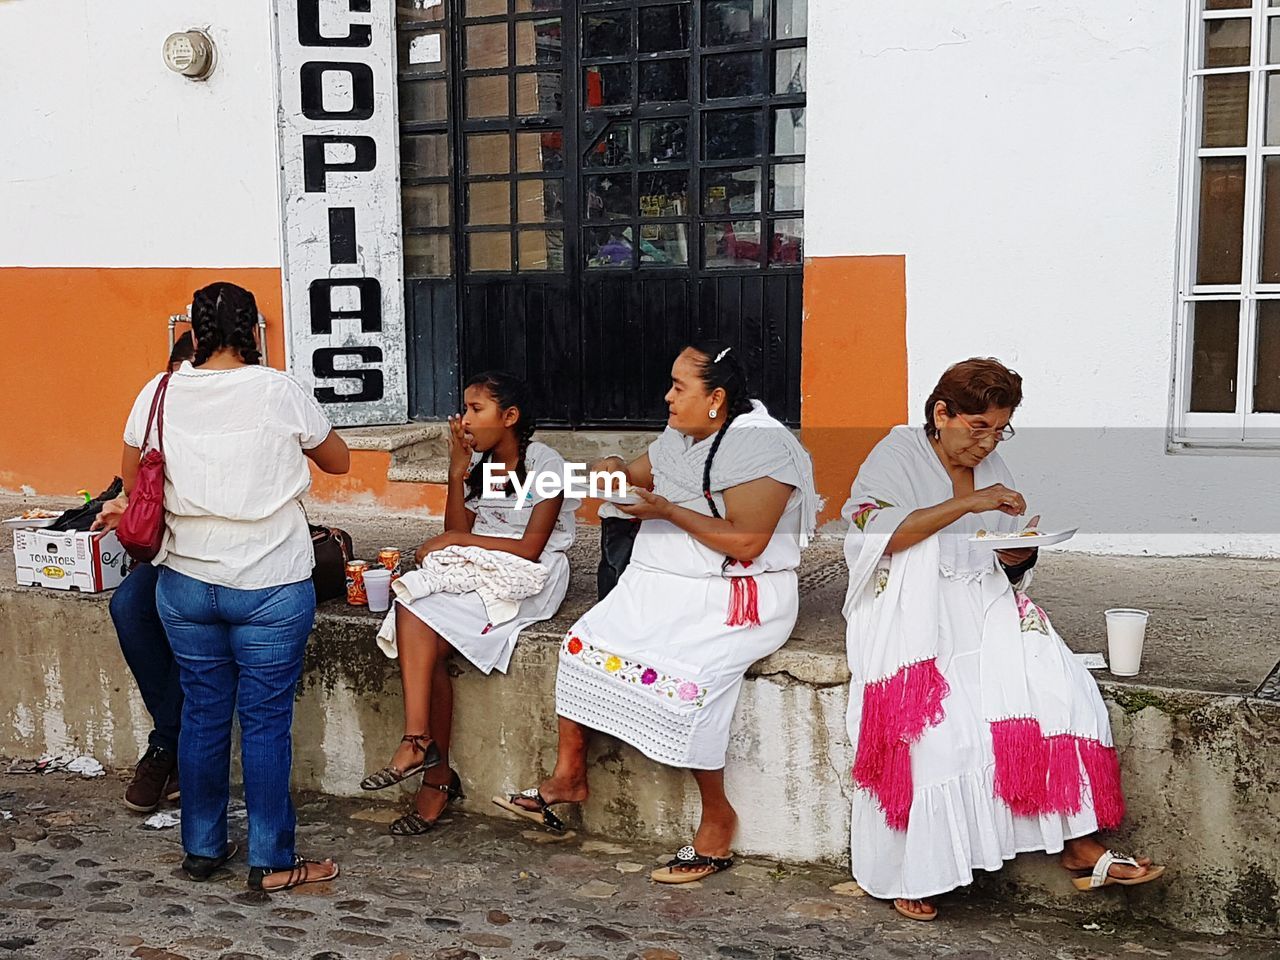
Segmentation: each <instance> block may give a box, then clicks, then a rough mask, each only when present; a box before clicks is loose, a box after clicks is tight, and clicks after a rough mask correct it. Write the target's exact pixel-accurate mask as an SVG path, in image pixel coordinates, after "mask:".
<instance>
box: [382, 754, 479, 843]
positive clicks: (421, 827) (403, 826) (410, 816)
mask: <svg viewBox="0 0 1280 960" xmlns="http://www.w3.org/2000/svg"><path fill="white" fill-rule="evenodd" d="M422 789H423V790H439V791H440V792H441V793H443V794H445V795H446V796H445V801H444V808H443V809H441V811H440V813H439V814H438V815H437V817H436V819H435V820H428V819H427V818H426V817H424V816H423V815H422V814H420V813H419V812H418V811H417V810H411V811H409V812H408V813H406V814H405V815H404V816H403V817H401V818H400V819H398V820H396V821H394V822H393V823H392V824H391V833H392V835H393V836H397V837H420V836H422V834H424V833H430V832H431V831H432V830H434V829H435V827H436V823H437V822H438V821H439V818H440V817H443V816H444V811H445V810H447V809H449V804H451V803H453V802H454V801H455V800H465V799H467V798H466V797H465V796H464V795H463V793H462V780H461V779H459V777H458V771H456V770H455V771H453V776H452V777H450V778H449V782H448V783H427V782H426V781H425V780H424V781H423V782H422Z"/></svg>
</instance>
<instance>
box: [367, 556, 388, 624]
mask: <svg viewBox="0 0 1280 960" xmlns="http://www.w3.org/2000/svg"><path fill="white" fill-rule="evenodd" d="M364 590H365V593H367V594H368V595H369V609H370V610H371V611H372V612H374V613H385V612H386V611H387V610H390V609H391V571H390V570H388V569H386V567H367V568H366V569H365V571H364Z"/></svg>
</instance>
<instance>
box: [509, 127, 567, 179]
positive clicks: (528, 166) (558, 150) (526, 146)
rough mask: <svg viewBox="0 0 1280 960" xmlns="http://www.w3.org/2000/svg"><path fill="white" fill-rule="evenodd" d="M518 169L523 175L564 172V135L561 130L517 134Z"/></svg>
mask: <svg viewBox="0 0 1280 960" xmlns="http://www.w3.org/2000/svg"><path fill="white" fill-rule="evenodd" d="M516 169H517V170H519V171H520V172H521V173H541V172H542V171H544V170H563V169H564V134H563V133H561V132H560V131H559V130H548V131H546V132H545V133H543V132H539V133H517V134H516Z"/></svg>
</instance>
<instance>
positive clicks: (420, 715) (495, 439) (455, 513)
mask: <svg viewBox="0 0 1280 960" xmlns="http://www.w3.org/2000/svg"><path fill="white" fill-rule="evenodd" d="M463 399H464V401H465V403H466V409H465V410H464V411H463V413H462V414H461V415H460V416H455V417H452V418H450V421H449V426H450V428H451V429H450V443H449V454H450V456H449V496H448V500H447V501H446V504H445V517H444V528H445V529H444V533H442V534H440V535H439V536H437V537H433V538H432V539H430V540H428V541H427V542H426V543H424V544H423V545H422V546H421V547H419V548H418V551H417V555H416V559H417V561H418V563H419V564H421V563H422V561H423V559H424V558H426V557H427V556H428V555H430V554H433V553H436V552H438V551H444V550H448V549H449V548H455V547H478V548H480V551H492V552H496V553H498V554H504V555H507V556H506V558H505V559H506V560H507V563H506V564H505V566H508V567H509V566H511V565H513V564H517V563H519V561H513V560H511V556H512V555H514V557H517V558H520V561H528V563H527V564H526V565H525V569H526V572H527V573H529V575H530V576H531V577H536V578H541V577H544V576H545V581H544V582H543V584H542V586H541V588H540V589H539V590H538V592H537V593H535V594H533V595H532V596H526V597H524V599H522V600H520V601H519V602H518V604H516V603H514V602H512V603H511V605H510V606H509V607H508V608H507V612H508V613H509V614H510V616H508V617H507V618H506V619H502V620H501V622H494V621H497V620H499V619H500V617H499V616H497V615H496V614H495V613H494V612H493V610H492V609H491V605H490V603H489V602H487V601H486V600H485V599H484V598H482V597H481V595H480V593H479V592H478V591H476V590H469V591H467V592H465V593H445V592H432V593H427V594H425V595H422V596H417V595H416V593H415V591H414V589H413V588H411V587H408V586H407V585H408V584H409V583H410V582H411V581H412V578H414V577H415V576H420V575H419V574H408V575H406V577H405V578H404V580H403V581H402V582H401V584H400V585H398V587H397V600H396V603H395V610H394V614H393V619H392V621H391V622H393V623H394V625H395V629H394V631H390V630H388V629H386V628H385V627H384V630H383V632H382V633H380V634H379V636H378V644H379V646H380V647H381V648H382V650H383V652H384V653H385V654H386V655H387V656H389V657H396V658H397V659H398V660H399V663H400V681H401V685H402V687H403V689H404V736H403V737H401V739H400V743H399V745H398V747H397V748H396V750H395V753H394V754H393V755H392V757H391V760H390V762H389V763H388V764H387V765H386V766H385V767H383V768H382V769H381V770H378V771H376V772H374V773H372V774H370V775H369V776H367V777H365V778H364V780H362V781H361V783H360V786H361V787H362V788H363V789H365V790H381V789H384V788H386V787H390V786H393V785H395V784H397V783H400V782H401V781H402V780H407V779H408V778H410V777H412V776H414V775H416V774H418V773H419V772H421V774H422V782H421V786H420V787H419V789H418V792H417V796H416V797H415V798H414V806H413V810H411V811H410V812H408V813H407V814H405V815H404V816H403V817H400V818H399V819H398V820H396V821H395V822H394V823H392V824H391V832H392V833H393V834H395V835H397V836H416V835H418V834H423V833H427V832H428V831H430V830H432V829H434V828H435V826H436V823H437V821H438V820H439V819H440V816H441V815H442V814H443V813H444V810H445V807H446V806H447V805H448V804H449V802H450V801H452V800H454V799H457V798H458V797H460V796H461V791H462V783H461V780H460V779H459V777H458V774H457V773H456V772H454V771H453V770H452V769H451V768H450V766H449V745H450V740H451V739H452V733H453V680H452V678H451V677H450V676H449V671H448V663H449V658H450V657H451V656H452V655H453V653H454V652H455V651H456V652H457V653H460V654H462V656H464V657H466V658H467V660H469V661H471V663H472V664H473V665H474V666H475V667H476V668H477V669H478V670H480V671H481V672H482V673H485V674H488V673H491V672H492V671H493V670H495V669H497V670H498V671H500V672H502V673H506V672H507V665H508V664H509V663H510V662H511V654H512V652H513V651H514V650H515V646H516V640H517V639H518V638H519V636H520V631H522V630H523V629H524V628H525V627H527V626H528V625H529V624H531V623H536V622H537V621H539V620H546V619H548V618H550V617H553V616H555V613H556V611H557V610H558V609H560V603H561V601H563V600H564V595H565V591H566V590H567V589H568V587H569V559H568V557H566V556H565V551H566V550H568V549H569V547H570V545H572V543H573V538H574V532H575V521H574V511H575V510H577V509H578V506H579V501H578V500H576V499H573V498H570V497H566V496H565V495H564V493H563V492H558V493H555V494H553V495H551V496H548V495H547V494H546V491H547V490H548V489H550V484H546V481H545V478H546V477H548V476H550V477H554V478H555V479H556V480H557V489H559V486H558V483H559V482H560V481H562V479H563V477H564V467H565V461H564V458H563V457H561V456H560V454H559V453H557V452H556V451H555V450H553V449H552V448H551V447H549V446H547V445H546V444H545V443H538V442H536V441H534V440H533V432H534V429H535V428H536V426H537V420H536V419H535V414H534V398H533V396H532V394H531V391H530V390H529V387H528V385H527V384H526V383H525V382H524V381H523V380H521V379H520V378H519V377H517V376H515V375H514V374H510V373H507V372H505V371H501V370H493V371H489V372H487V373H481V374H477V375H476V376H474V377H472V378H471V379H470V380H469V381H468V382H467V386H466V390H465V392H464V394H463ZM490 465H492V467H493V468H495V469H494V470H493V472H495V473H501V472H503V471H499V470H497V469H496V468H499V467H501V468H503V469H504V471H505V473H506V474H507V476H508V477H509V476H515V477H516V479H517V480H518V481H519V483H520V487H521V490H525V487H526V484H528V487H527V492H525V493H524V495H523V496H521V495H520V494H519V493H518V492H517V491H516V490H515V486H514V484H513V483H512V482H511V481H510V480H507V481H506V483H505V485H504V486H502V488H501V489H500V490H498V489H494V490H490V491H487V492H486V491H485V489H484V480H485V468H486V467H488V466H490ZM540 478H542V479H543V483H539V482H535V481H538V480H539V479H540ZM454 553H457V551H454ZM477 559H484V560H485V562H486V563H489V562H492V563H493V564H494V565H495V566H499V567H500V566H503V563H502V559H501V558H493V557H485V556H484V555H483V554H480V556H479V557H477ZM535 564H536V566H534V565H535ZM539 567H540V568H541V570H538V568H539ZM535 582H536V581H535ZM402 594H407V595H408V597H406V598H402V597H401V595H402Z"/></svg>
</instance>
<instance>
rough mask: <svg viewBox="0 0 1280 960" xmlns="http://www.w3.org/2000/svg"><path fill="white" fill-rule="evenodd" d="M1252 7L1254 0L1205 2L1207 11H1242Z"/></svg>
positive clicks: (1274, 2)
mask: <svg viewBox="0 0 1280 960" xmlns="http://www.w3.org/2000/svg"><path fill="white" fill-rule="evenodd" d="M1271 5H1272V6H1273V7H1274V6H1275V5H1276V0H1271ZM1252 6H1253V0H1204V8H1205V9H1206V10H1241V9H1244V8H1245V7H1252Z"/></svg>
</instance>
